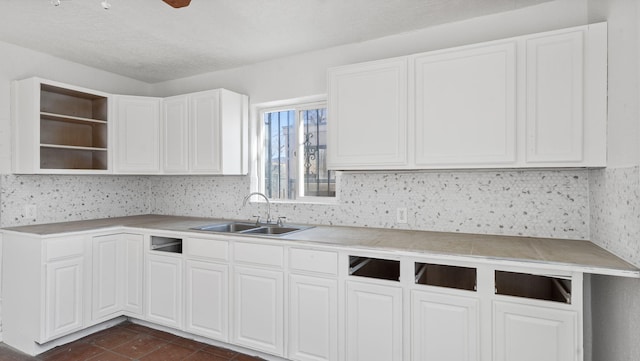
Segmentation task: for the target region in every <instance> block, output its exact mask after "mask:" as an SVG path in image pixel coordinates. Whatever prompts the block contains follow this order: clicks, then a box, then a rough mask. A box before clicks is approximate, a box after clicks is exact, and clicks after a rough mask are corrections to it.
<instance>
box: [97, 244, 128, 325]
mask: <svg viewBox="0 0 640 361" xmlns="http://www.w3.org/2000/svg"><path fill="white" fill-rule="evenodd" d="M119 236H120V235H109V236H101V237H94V238H93V245H92V247H93V266H92V267H93V299H92V303H93V307H92V313H91V317H92V319H93V320H100V319H104V318H106V317H108V316H110V315H113V314H115V313H117V312H120V311H122V291H121V287H120V278H121V277H120V275H121V274H122V273H121V270H122V264H121V263H122V257H120V255H121V253H122V242H121V241H120V237H119Z"/></svg>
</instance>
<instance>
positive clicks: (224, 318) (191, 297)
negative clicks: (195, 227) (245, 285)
mask: <svg viewBox="0 0 640 361" xmlns="http://www.w3.org/2000/svg"><path fill="white" fill-rule="evenodd" d="M186 242H187V243H186V247H185V253H186V256H187V259H186V261H185V303H186V304H185V330H187V331H189V332H192V333H194V334H198V335H201V336H205V337H208V338H212V339H216V340H219V341H224V342H228V341H229V266H228V265H227V262H228V242H227V241H224V240H218V239H201V238H187V239H186Z"/></svg>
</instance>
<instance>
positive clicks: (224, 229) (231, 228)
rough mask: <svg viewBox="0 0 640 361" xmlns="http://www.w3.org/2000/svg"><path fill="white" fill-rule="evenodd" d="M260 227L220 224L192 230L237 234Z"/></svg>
mask: <svg viewBox="0 0 640 361" xmlns="http://www.w3.org/2000/svg"><path fill="white" fill-rule="evenodd" d="M258 227H260V226H259V225H256V224H255V223H235V222H234V223H218V224H208V225H206V226H201V227H194V228H192V229H195V230H198V231H207V232H221V233H237V232H242V231H246V230H250V229H254V228H258Z"/></svg>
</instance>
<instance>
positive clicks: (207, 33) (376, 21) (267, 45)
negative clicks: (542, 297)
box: [0, 0, 550, 83]
mask: <svg viewBox="0 0 640 361" xmlns="http://www.w3.org/2000/svg"><path fill="white" fill-rule="evenodd" d="M547 1H550V0H193V1H192V2H191V5H190V6H189V7H186V8H181V9H173V8H171V7H170V6H168V5H167V4H165V3H164V2H162V1H161V0H109V2H110V3H111V5H112V7H111V9H109V10H104V9H103V8H102V6H101V5H100V2H101V0H61V5H60V6H53V5H52V4H51V0H0V40H2V41H5V42H9V43H13V44H17V45H20V46H23V47H26V48H31V49H35V50H38V51H41V52H45V53H49V54H51V55H54V56H57V57H60V58H64V59H68V60H71V61H74V62H77V63H81V64H86V65H89V66H92V67H95V68H99V69H104V70H107V71H110V72H113V73H117V74H121V75H124V76H128V77H131V78H134V79H139V80H142V81H146V82H150V83H154V82H159V81H164V80H171V79H177V78H182V77H186V76H191V75H196V74H202V73H206V72H211V71H216V70H221V69H226V68H232V67H237V66H242V65H246V64H252V63H257V62H260V61H265V60H269V59H273V58H278V57H282V56H287V55H292V54H297V53H302V52H306V51H311V50H317V49H322V48H327V47H331V46H336V45H341V44H348V43H355V42H361V41H364V40H369V39H375V38H379V37H383V36H387V35H392V34H398V33H402V32H407V31H411V30H416V29H420V28H425V27H428V26H433V25H436V24H442V23H446V22H452V21H457V20H462V19H468V18H472V17H477V16H481V15H487V14H491V13H497V12H503V11H509V10H514V9H517V8H521V7H525V6H530V5H535V4H539V3H542V2H547Z"/></svg>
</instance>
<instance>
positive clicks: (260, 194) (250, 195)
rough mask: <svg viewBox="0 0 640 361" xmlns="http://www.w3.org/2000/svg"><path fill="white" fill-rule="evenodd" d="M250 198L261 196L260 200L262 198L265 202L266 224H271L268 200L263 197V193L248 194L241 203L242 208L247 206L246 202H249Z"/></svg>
mask: <svg viewBox="0 0 640 361" xmlns="http://www.w3.org/2000/svg"><path fill="white" fill-rule="evenodd" d="M252 196H262V198H264V200H265V201H267V223H271V202H269V198H267V196H265V195H264V193H260V192H251V193H249V194H248V195H247V196H246V197H244V200H243V201H242V206H243V207H245V206H246V205H247V202H248V201H249V198H251V197H252ZM258 223H260V217H258Z"/></svg>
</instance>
